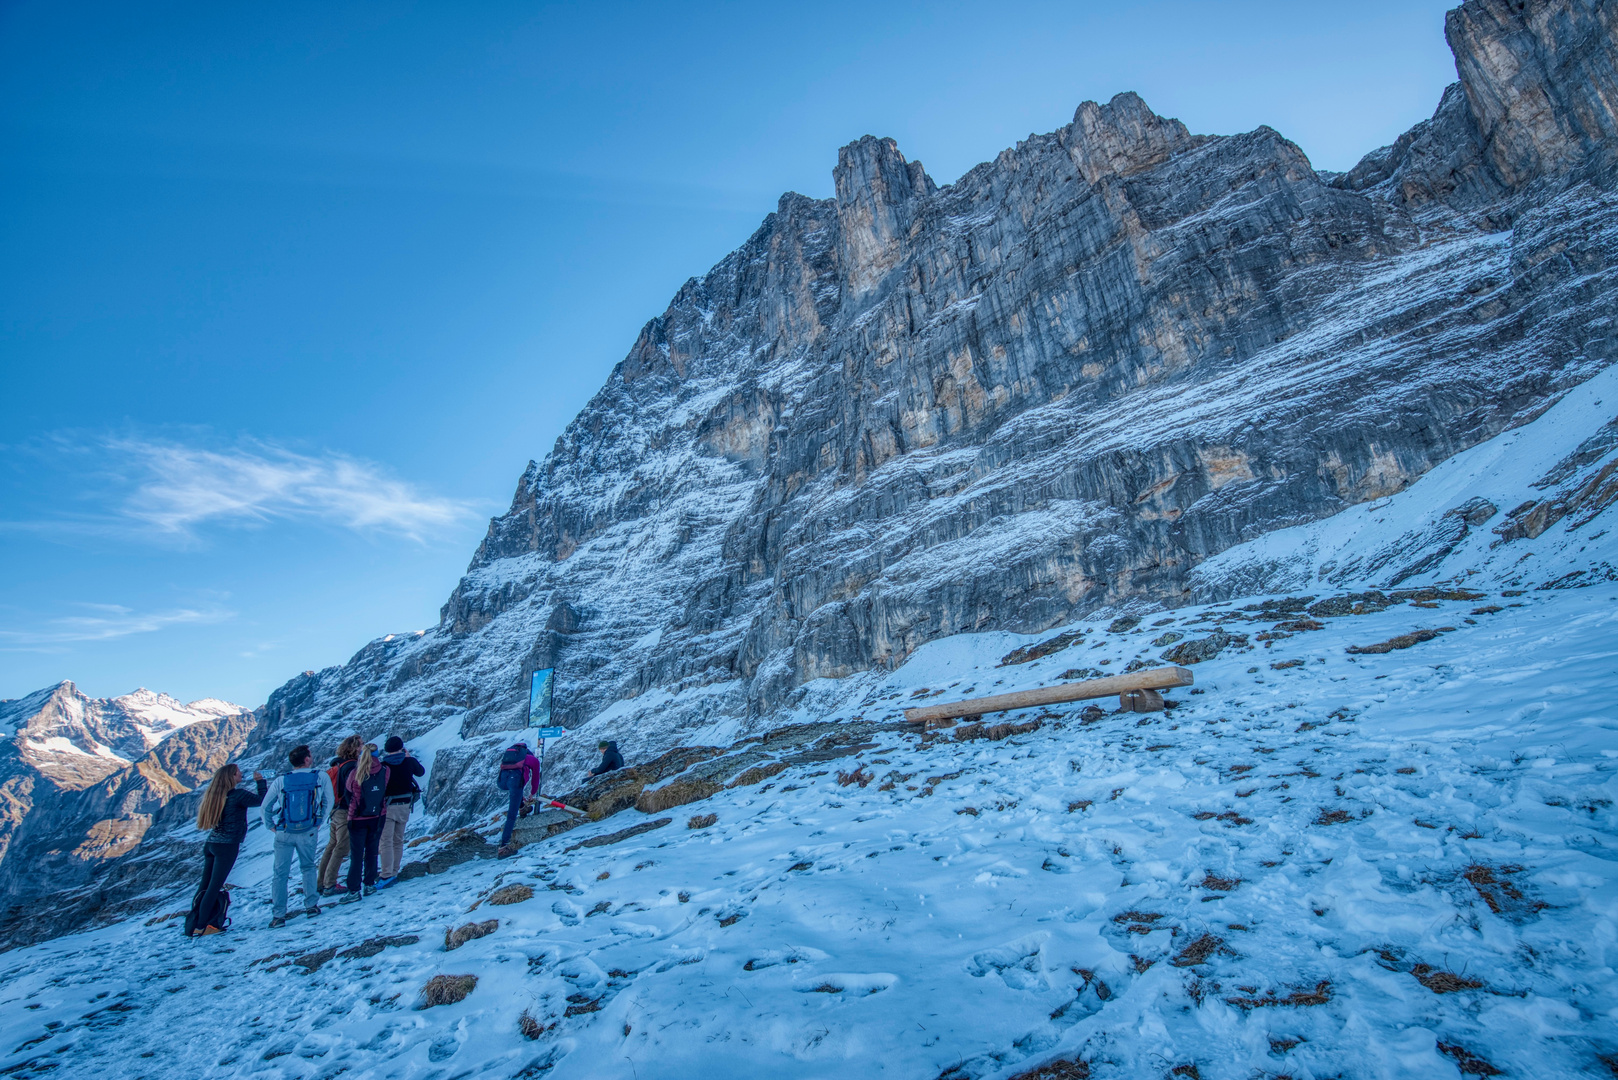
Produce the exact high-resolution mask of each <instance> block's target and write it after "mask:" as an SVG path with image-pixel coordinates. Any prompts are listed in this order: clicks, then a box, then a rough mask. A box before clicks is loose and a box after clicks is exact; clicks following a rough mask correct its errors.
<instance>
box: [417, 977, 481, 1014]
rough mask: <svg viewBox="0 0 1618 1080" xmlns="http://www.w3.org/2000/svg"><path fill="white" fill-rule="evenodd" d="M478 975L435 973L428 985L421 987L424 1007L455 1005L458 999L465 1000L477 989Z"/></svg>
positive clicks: (422, 1005)
mask: <svg viewBox="0 0 1618 1080" xmlns="http://www.w3.org/2000/svg"><path fill="white" fill-rule="evenodd" d="M477 985H478V977H477V976H476V975H434V976H433V977H432V978H430V979H428V980H427V985H426V986H423V987H422V988H421V1004H420V1005H419V1006H417V1007H418V1008H422V1009H431V1008H433V1007H434V1006H438V1005H453V1004H455V1003H456V1002H457V1001H465V1000H466V995H468V994H470V993H471V992H472V991H473V990H476V989H477Z"/></svg>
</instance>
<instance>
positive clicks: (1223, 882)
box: [1202, 870, 1242, 892]
mask: <svg viewBox="0 0 1618 1080" xmlns="http://www.w3.org/2000/svg"><path fill="white" fill-rule="evenodd" d="M1241 883H1242V879H1241V878H1239V877H1229V878H1227V877H1220V876H1219V875H1217V874H1215V873H1214V872H1213V871H1211V870H1210V871H1208V873H1206V874H1205V875H1203V878H1202V887H1203V888H1204V889H1208V890H1209V891H1211V892H1230V891H1231V890H1232V889H1234V888H1235V887H1236V886H1238V885H1240V884H1241Z"/></svg>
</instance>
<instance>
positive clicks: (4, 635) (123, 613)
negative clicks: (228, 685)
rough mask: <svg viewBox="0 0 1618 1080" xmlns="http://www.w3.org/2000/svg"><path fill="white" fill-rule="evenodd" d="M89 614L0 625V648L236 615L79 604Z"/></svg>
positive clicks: (106, 637) (47, 646)
mask: <svg viewBox="0 0 1618 1080" xmlns="http://www.w3.org/2000/svg"><path fill="white" fill-rule="evenodd" d="M76 606H77V607H81V608H84V609H85V610H86V611H87V612H89V614H86V615H63V616H59V617H57V618H53V619H43V620H41V621H40V622H39V623H38V624H37V625H35V626H31V627H27V628H24V629H17V630H6V629H0V648H6V649H9V650H13V651H15V650H38V649H43V650H51V649H53V648H55V647H60V646H63V645H72V644H76V643H80V642H87V641H112V640H114V639H116V638H123V637H129V636H130V635H132V634H150V633H154V632H156V631H158V630H166V629H167V628H169V627H171V626H181V625H185V624H187V623H218V622H224V621H225V620H227V619H232V618H234V617H235V614H236V613H235V612H233V611H226V610H224V609H223V608H200V609H199V608H174V609H172V610H169V611H148V612H139V611H134V610H132V609H130V608H127V607H124V606H122V605H120V604H78V605H76Z"/></svg>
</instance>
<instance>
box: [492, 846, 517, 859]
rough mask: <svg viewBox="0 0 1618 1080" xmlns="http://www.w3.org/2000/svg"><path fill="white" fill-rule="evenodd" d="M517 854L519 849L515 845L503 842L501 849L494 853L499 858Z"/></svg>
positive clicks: (507, 857)
mask: <svg viewBox="0 0 1618 1080" xmlns="http://www.w3.org/2000/svg"><path fill="white" fill-rule="evenodd" d="M515 854H517V849H516V848H515V847H513V846H512V845H510V844H501V845H500V850H498V851H496V852H495V853H494V857H495V858H497V859H509V858H511V857H512V856H513V855H515Z"/></svg>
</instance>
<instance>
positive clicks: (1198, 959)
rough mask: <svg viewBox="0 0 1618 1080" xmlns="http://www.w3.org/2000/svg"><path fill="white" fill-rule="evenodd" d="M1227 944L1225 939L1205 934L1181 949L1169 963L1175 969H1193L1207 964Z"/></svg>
mask: <svg viewBox="0 0 1618 1080" xmlns="http://www.w3.org/2000/svg"><path fill="white" fill-rule="evenodd" d="M1224 943H1225V939H1224V938H1219V937H1214V936H1213V935H1212V934H1203V935H1202V936H1201V937H1199V938H1197V940H1195V941H1193V942H1192V943H1191V944H1189V945H1187V946H1186V947H1185V948H1183V949H1181V950H1180V951H1179V952H1178V953H1177V954H1175V957H1174V959H1173V960H1171V961H1169V963H1171V964H1173V965H1174V966H1175V967H1193V966H1195V965H1197V964H1201V963H1205V962H1206V961H1207V959H1208V957H1210V956H1212V955H1213V954H1214V953H1215V952H1217V951H1218V950H1219V946H1221V945H1223V944H1224Z"/></svg>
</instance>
